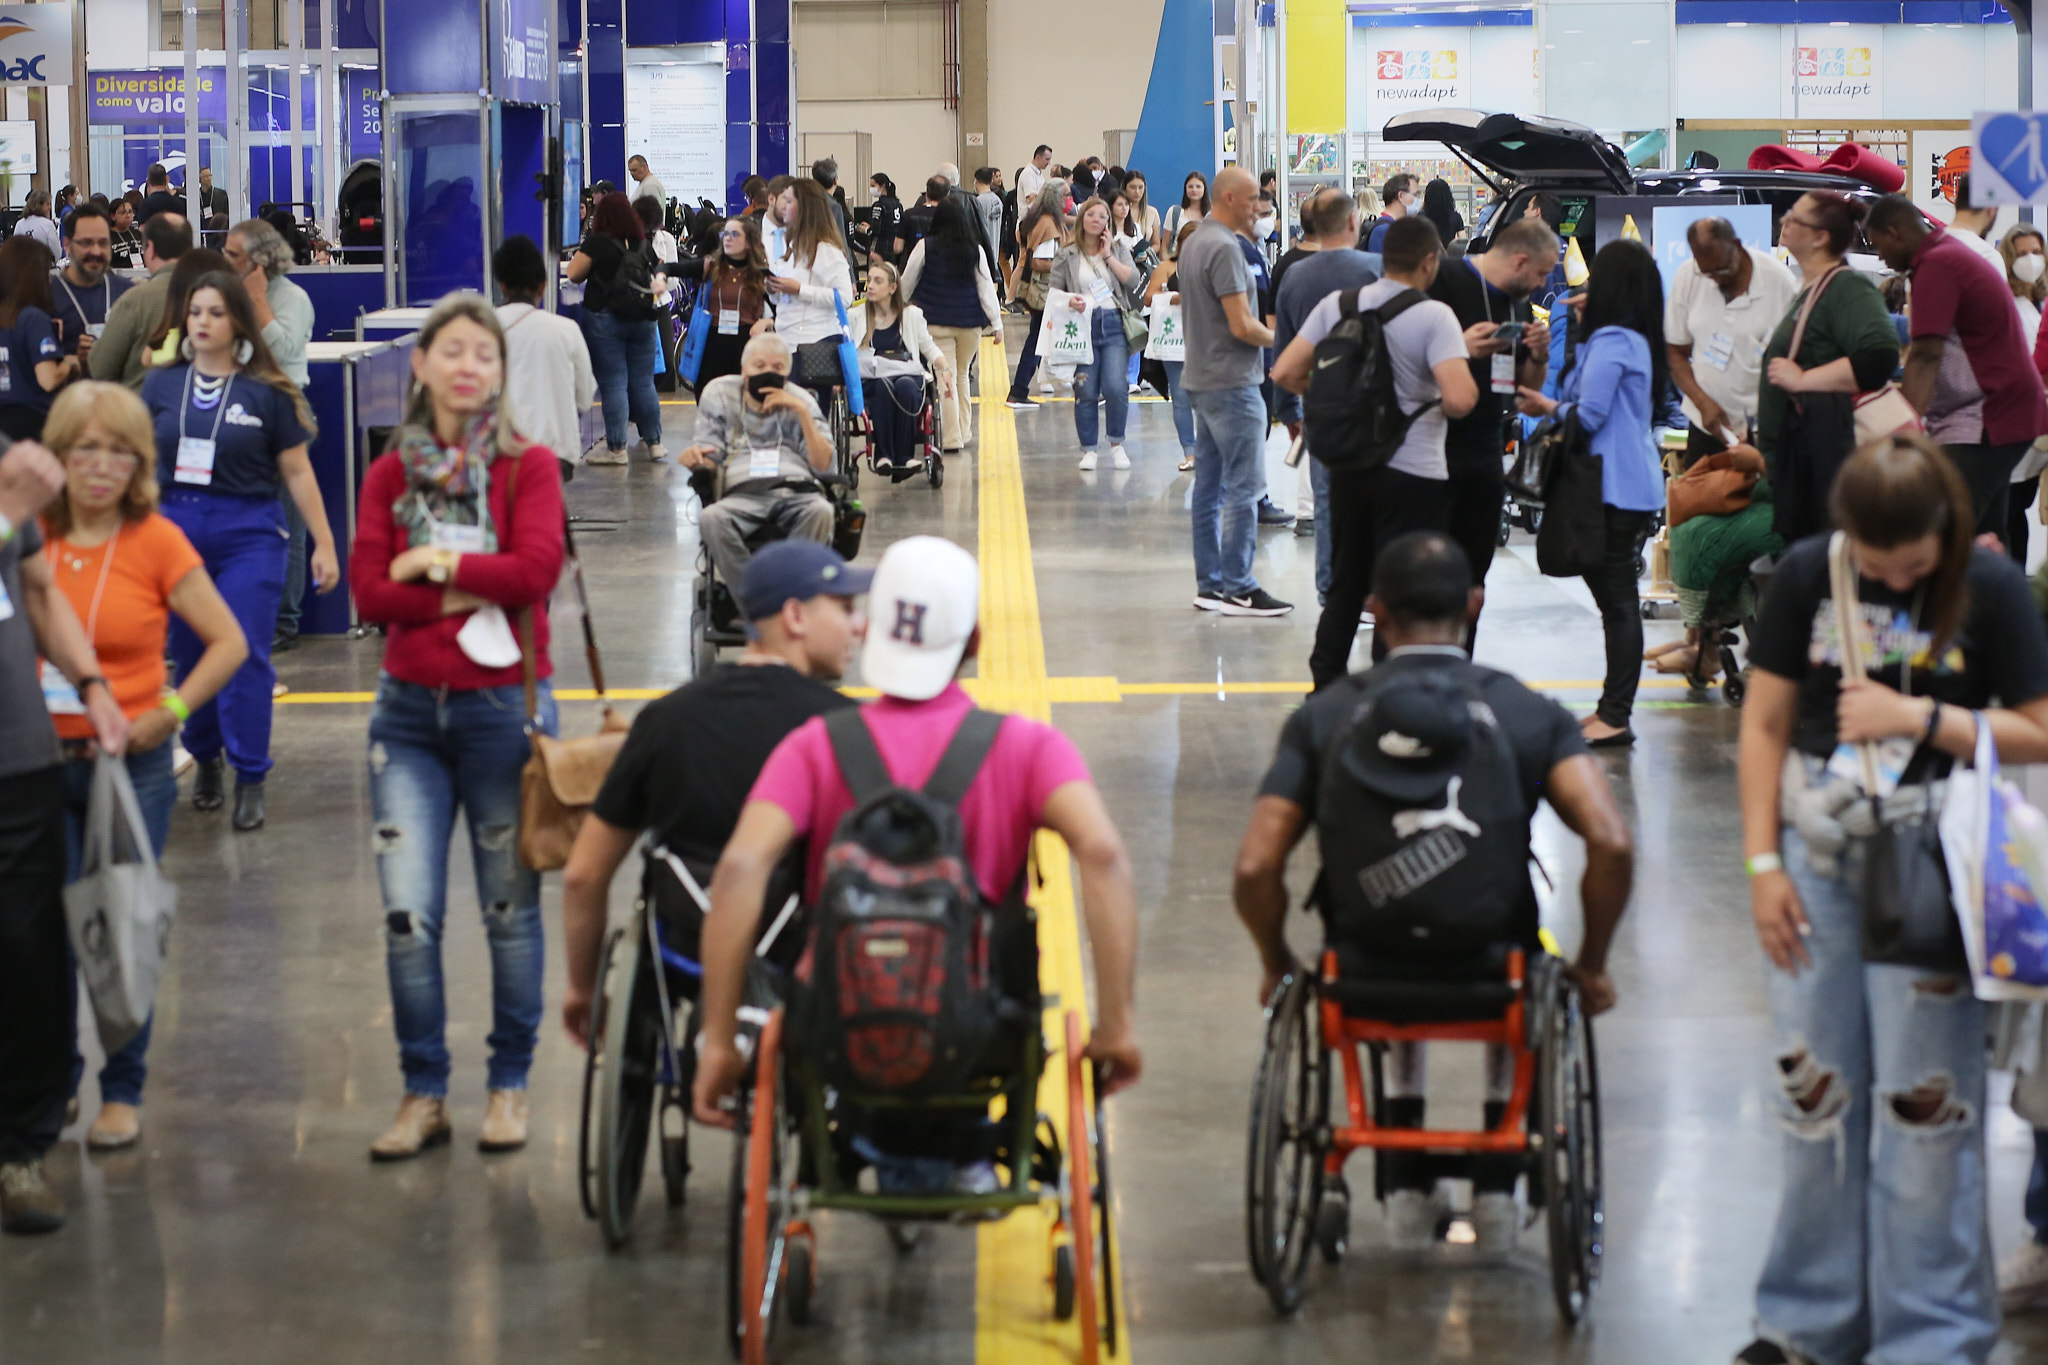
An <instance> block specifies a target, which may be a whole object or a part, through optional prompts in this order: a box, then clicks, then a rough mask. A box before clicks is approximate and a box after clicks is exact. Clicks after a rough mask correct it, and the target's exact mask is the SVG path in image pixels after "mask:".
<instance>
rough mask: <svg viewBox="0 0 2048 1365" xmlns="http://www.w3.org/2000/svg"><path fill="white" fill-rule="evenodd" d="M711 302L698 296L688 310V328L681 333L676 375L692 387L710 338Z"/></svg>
mask: <svg viewBox="0 0 2048 1365" xmlns="http://www.w3.org/2000/svg"><path fill="white" fill-rule="evenodd" d="M712 303H713V301H712V300H709V299H704V298H701V297H700V298H699V299H698V300H697V306H696V307H695V308H694V309H692V310H691V311H690V330H689V331H687V332H685V333H684V334H683V354H682V356H681V357H680V358H678V359H677V361H676V375H677V377H678V378H680V379H681V380H682V381H683V382H684V383H685V384H688V385H689V386H690V387H691V388H693V389H694V388H696V387H697V372H698V371H699V370H702V369H703V368H704V347H705V345H706V344H707V343H708V342H709V341H710V340H711V314H712V312H713V308H712Z"/></svg>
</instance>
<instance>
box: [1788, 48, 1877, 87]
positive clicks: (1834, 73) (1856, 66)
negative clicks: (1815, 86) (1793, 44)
mask: <svg viewBox="0 0 2048 1365" xmlns="http://www.w3.org/2000/svg"><path fill="white" fill-rule="evenodd" d="M1794 69H1795V71H1796V74H1797V75H1798V77H1799V78H1800V79H1801V80H1844V79H1847V80H1854V79H1855V78H1857V77H1859V76H1864V77H1867V76H1869V75H1870V49H1869V48H1867V47H1802V48H1798V49H1795V53H1794Z"/></svg>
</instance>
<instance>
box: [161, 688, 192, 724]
mask: <svg viewBox="0 0 2048 1365" xmlns="http://www.w3.org/2000/svg"><path fill="white" fill-rule="evenodd" d="M157 705H158V706H161V707H163V709H164V710H166V711H168V712H170V713H171V714H172V715H174V716H176V717H177V718H178V724H180V725H183V724H184V723H185V722H186V721H188V720H190V719H192V708H191V707H189V706H187V705H185V699H184V698H183V697H181V696H179V695H178V694H177V693H176V692H170V693H166V694H165V696H164V699H163V700H162V701H160V702H158V703H157Z"/></svg>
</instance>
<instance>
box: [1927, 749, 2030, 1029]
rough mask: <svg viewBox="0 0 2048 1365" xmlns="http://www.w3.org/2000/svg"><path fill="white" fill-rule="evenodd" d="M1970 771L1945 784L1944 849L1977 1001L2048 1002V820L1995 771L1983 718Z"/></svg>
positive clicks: (1951, 776) (1959, 769) (1994, 752)
mask: <svg viewBox="0 0 2048 1365" xmlns="http://www.w3.org/2000/svg"><path fill="white" fill-rule="evenodd" d="M1974 719H1975V720H1976V722H1977V752H1976V759H1975V762H1974V764H1973V765H1972V766H1970V767H1967V768H1965V767H1964V766H1962V765H1961V764H1960V763H1959V764H1957V765H1956V767H1955V769H1954V771H1952V772H1951V773H1950V774H1949V778H1948V795H1947V797H1946V798H1945V799H1944V800H1943V802H1942V806H1941V850H1942V854H1943V858H1944V861H1945V862H1946V863H1947V864H1948V879H1949V891H1950V894H1951V895H1952V896H1953V897H1954V900H1955V906H1956V913H1957V914H1958V915H1959V916H1960V917H1961V919H1962V929H1963V947H1964V950H1965V951H1966V953H1967V954H1968V956H1969V961H1970V984H1971V989H1972V990H1973V991H1974V992H1975V994H1976V996H1977V998H1978V999H1979V1000H2048V910H2044V909H2043V907H2042V904H2041V899H2040V896H2039V895H2038V894H2037V889H2048V816H2043V815H2042V814H2041V812H2040V811H2038V810H2036V809H2035V808H2034V807H2032V806H2030V805H2028V804H2027V801H2026V798H2025V797H2023V796H2022V795H2020V791H2019V788H2018V787H2016V786H2014V785H2013V784H2012V783H2011V782H2008V781H2006V780H2005V779H2004V778H2003V777H2002V776H2001V775H2000V773H1999V770H1998V748H1997V746H1996V745H1995V744H1993V743H1992V740H1991V727H1990V726H1989V725H1987V724H1986V723H1985V722H1984V718H1983V716H1981V715H1979V716H1976V717H1974Z"/></svg>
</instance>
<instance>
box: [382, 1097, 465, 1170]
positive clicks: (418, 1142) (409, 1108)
mask: <svg viewBox="0 0 2048 1365" xmlns="http://www.w3.org/2000/svg"><path fill="white" fill-rule="evenodd" d="M449 1132H450V1129H449V1126H448V1102H447V1101H446V1100H443V1099H441V1098H440V1097H439V1096H436V1095H407V1096H406V1097H405V1098H404V1099H403V1100H400V1101H399V1103H398V1117H397V1118H395V1119H393V1120H392V1121H391V1126H390V1127H389V1128H386V1129H385V1130H384V1136H382V1137H380V1138H378V1139H377V1140H376V1141H375V1142H373V1143H371V1144H370V1160H372V1161H409V1160H411V1159H412V1158H413V1157H416V1156H418V1155H419V1154H420V1153H421V1152H424V1151H425V1150H426V1149H427V1148H429V1147H438V1146H440V1145H441V1144H442V1143H444V1142H446V1141H447V1140H448V1136H449Z"/></svg>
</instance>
